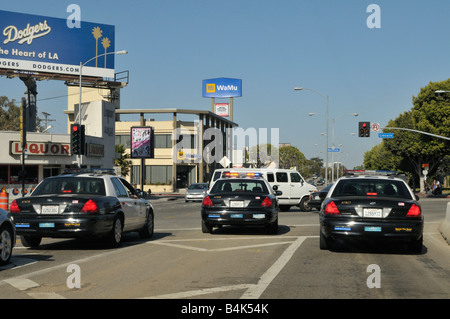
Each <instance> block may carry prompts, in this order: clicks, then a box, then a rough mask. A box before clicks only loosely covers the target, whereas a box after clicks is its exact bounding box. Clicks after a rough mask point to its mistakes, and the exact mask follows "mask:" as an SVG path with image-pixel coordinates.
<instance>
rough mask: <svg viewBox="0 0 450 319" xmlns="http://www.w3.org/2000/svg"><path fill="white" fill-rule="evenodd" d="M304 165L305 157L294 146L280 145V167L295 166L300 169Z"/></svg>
mask: <svg viewBox="0 0 450 319" xmlns="http://www.w3.org/2000/svg"><path fill="white" fill-rule="evenodd" d="M305 165H306V157H305V155H304V154H303V153H302V152H300V150H299V149H298V148H296V147H295V146H282V147H280V168H291V167H296V168H297V170H302V168H303V167H304V166H305Z"/></svg>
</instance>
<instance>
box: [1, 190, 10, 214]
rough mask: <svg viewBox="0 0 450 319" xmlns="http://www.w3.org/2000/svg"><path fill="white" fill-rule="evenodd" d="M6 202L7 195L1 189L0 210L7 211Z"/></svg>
mask: <svg viewBox="0 0 450 319" xmlns="http://www.w3.org/2000/svg"><path fill="white" fill-rule="evenodd" d="M8 200H9V194H8V193H7V192H6V190H5V189H4V188H3V191H2V192H1V193H0V208H2V209H4V210H8Z"/></svg>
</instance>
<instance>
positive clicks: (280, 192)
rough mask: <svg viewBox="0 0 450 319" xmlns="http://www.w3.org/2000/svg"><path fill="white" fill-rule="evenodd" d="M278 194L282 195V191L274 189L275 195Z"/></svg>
mask: <svg viewBox="0 0 450 319" xmlns="http://www.w3.org/2000/svg"><path fill="white" fill-rule="evenodd" d="M280 195H283V192H282V191H275V196H280Z"/></svg>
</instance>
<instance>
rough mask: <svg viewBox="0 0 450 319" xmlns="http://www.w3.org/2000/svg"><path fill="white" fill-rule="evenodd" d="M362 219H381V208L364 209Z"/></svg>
mask: <svg viewBox="0 0 450 319" xmlns="http://www.w3.org/2000/svg"><path fill="white" fill-rule="evenodd" d="M363 216H364V217H371V218H381V217H383V210H382V209H381V208H364V210H363Z"/></svg>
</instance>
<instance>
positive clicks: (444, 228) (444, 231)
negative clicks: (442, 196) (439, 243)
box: [439, 203, 450, 245]
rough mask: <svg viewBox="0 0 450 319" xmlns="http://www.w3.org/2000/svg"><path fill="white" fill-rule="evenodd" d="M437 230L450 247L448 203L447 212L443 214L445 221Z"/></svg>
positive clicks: (449, 209) (448, 205) (449, 207)
mask: <svg viewBox="0 0 450 319" xmlns="http://www.w3.org/2000/svg"><path fill="white" fill-rule="evenodd" d="M439 230H440V232H441V234H442V236H443V237H444V239H445V240H446V241H447V243H448V244H449V245H450V203H447V212H446V214H445V219H444V221H443V222H442V224H441V226H440V227H439Z"/></svg>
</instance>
